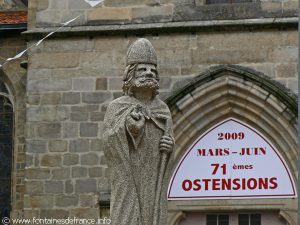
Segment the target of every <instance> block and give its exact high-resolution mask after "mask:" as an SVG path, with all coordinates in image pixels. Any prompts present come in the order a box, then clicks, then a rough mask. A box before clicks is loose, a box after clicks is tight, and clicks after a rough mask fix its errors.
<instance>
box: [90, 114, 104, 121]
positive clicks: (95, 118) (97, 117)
mask: <svg viewBox="0 0 300 225" xmlns="http://www.w3.org/2000/svg"><path fill="white" fill-rule="evenodd" d="M103 119H104V113H103V112H92V113H90V120H91V121H103Z"/></svg>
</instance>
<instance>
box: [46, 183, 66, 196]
mask: <svg viewBox="0 0 300 225" xmlns="http://www.w3.org/2000/svg"><path fill="white" fill-rule="evenodd" d="M63 191H64V185H63V182H62V181H46V182H45V192H46V193H53V194H58V193H62V192H63Z"/></svg>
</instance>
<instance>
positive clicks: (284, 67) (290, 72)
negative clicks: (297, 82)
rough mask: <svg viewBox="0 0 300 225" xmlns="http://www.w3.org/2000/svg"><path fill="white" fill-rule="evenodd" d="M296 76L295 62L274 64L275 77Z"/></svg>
mask: <svg viewBox="0 0 300 225" xmlns="http://www.w3.org/2000/svg"><path fill="white" fill-rule="evenodd" d="M296 76H297V64H291V63H286V64H279V65H277V66H276V77H278V78H285V77H289V78H294V77H296Z"/></svg>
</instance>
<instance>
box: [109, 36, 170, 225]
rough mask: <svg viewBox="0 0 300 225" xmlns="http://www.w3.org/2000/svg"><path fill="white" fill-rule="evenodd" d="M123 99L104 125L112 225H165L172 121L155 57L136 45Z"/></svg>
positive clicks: (140, 44) (141, 44)
mask: <svg viewBox="0 0 300 225" xmlns="http://www.w3.org/2000/svg"><path fill="white" fill-rule="evenodd" d="M126 63H127V67H126V69H125V72H124V77H123V81H124V83H123V92H124V95H123V96H122V97H120V98H117V99H115V100H114V101H112V102H111V103H110V104H109V106H108V108H107V111H106V114H105V119H104V127H105V128H104V137H103V138H104V144H105V152H104V153H105V156H106V159H107V162H108V166H109V170H110V181H111V220H112V224H113V225H166V224H167V186H168V178H169V177H170V176H169V175H170V169H171V163H172V160H171V158H172V157H171V155H172V152H173V148H174V138H173V130H172V119H171V114H170V111H169V108H168V106H167V105H166V104H165V103H164V102H163V101H162V100H160V99H159V97H158V89H159V75H158V72H157V57H156V53H155V50H154V48H153V46H152V44H151V43H150V42H149V41H148V40H147V39H144V38H141V39H138V40H137V41H135V42H134V43H133V44H131V46H130V47H129V48H128V51H127V60H126Z"/></svg>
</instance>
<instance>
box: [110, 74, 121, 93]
mask: <svg viewBox="0 0 300 225" xmlns="http://www.w3.org/2000/svg"><path fill="white" fill-rule="evenodd" d="M122 85H123V80H122V78H120V77H118V78H117V77H113V78H110V79H109V88H108V89H109V90H122Z"/></svg>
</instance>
